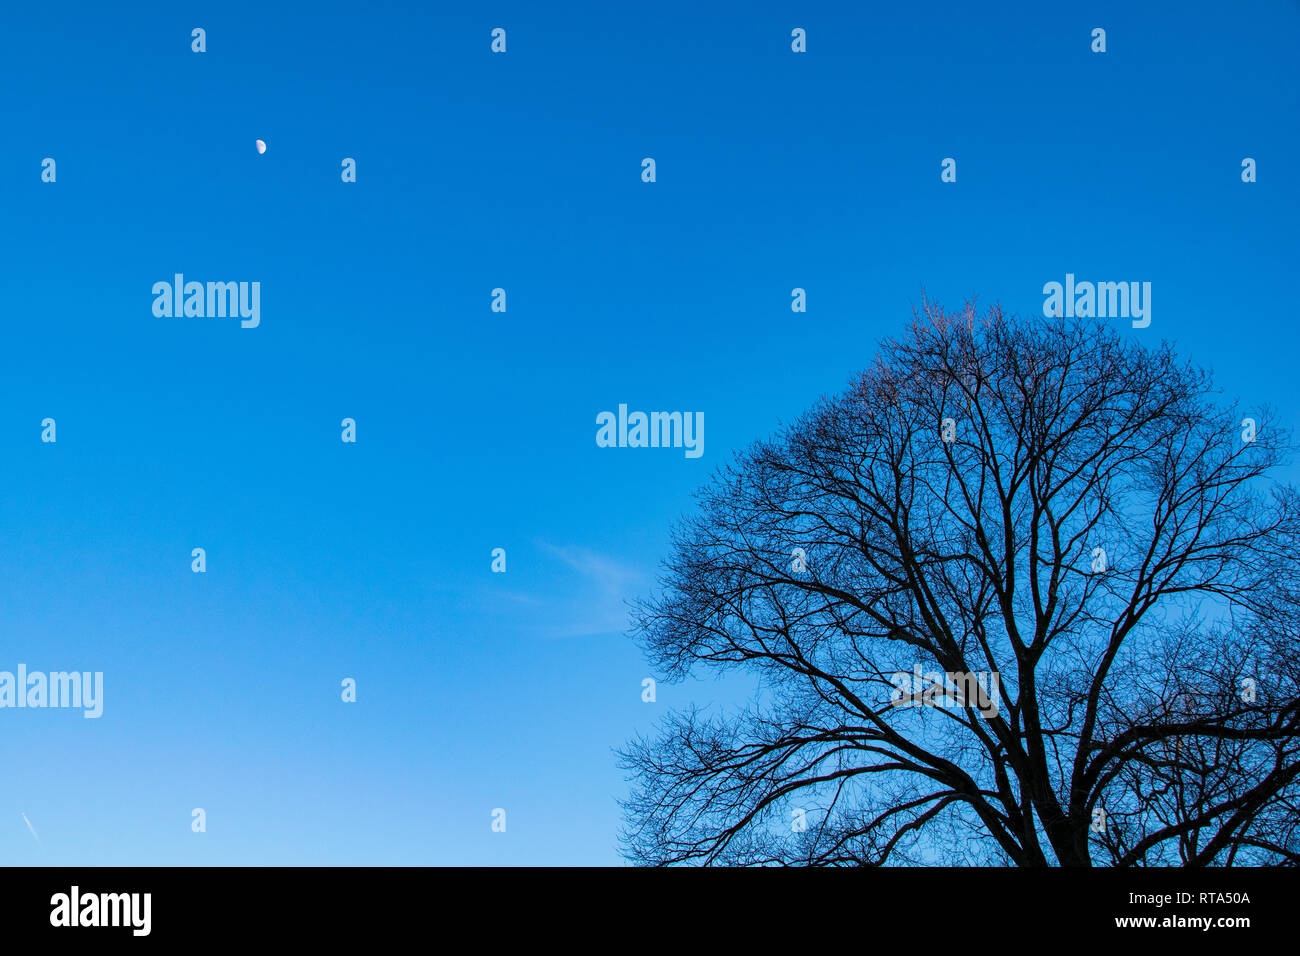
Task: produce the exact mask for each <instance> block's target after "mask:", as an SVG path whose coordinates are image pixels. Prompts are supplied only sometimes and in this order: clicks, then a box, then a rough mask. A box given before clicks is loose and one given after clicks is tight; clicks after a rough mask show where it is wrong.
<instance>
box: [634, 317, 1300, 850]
mask: <svg viewBox="0 0 1300 956" xmlns="http://www.w3.org/2000/svg"><path fill="white" fill-rule="evenodd" d="M1288 452H1289V438H1288V436H1287V435H1285V434H1284V433H1283V432H1282V430H1281V429H1279V427H1278V426H1277V425H1276V424H1275V423H1274V421H1273V420H1272V416H1271V414H1270V413H1268V412H1267V410H1265V411H1262V412H1259V413H1255V421H1254V422H1253V426H1252V425H1251V423H1247V422H1244V421H1243V418H1242V414H1241V413H1240V412H1239V411H1238V409H1237V408H1236V407H1235V406H1234V405H1226V404H1224V403H1223V402H1221V401H1220V399H1219V397H1218V393H1217V391H1216V390H1215V388H1214V387H1213V383H1212V381H1211V377H1210V376H1209V374H1208V373H1206V372H1204V371H1200V370H1198V369H1196V368H1193V367H1190V366H1187V365H1185V364H1182V363H1180V362H1179V361H1178V359H1177V358H1176V356H1175V355H1174V353H1173V351H1172V349H1171V348H1170V347H1169V346H1168V345H1162V346H1161V347H1159V348H1156V349H1146V348H1143V347H1141V346H1139V345H1137V344H1135V343H1134V342H1132V341H1125V340H1124V339H1122V338H1121V337H1120V336H1119V335H1118V334H1117V333H1116V332H1115V331H1114V330H1112V329H1111V328H1109V327H1107V326H1106V325H1104V324H1102V323H1099V322H1096V321H1094V320H1062V319H1059V318H1058V319H1047V320H1039V319H1036V320H1033V321H1021V320H1015V319H1012V318H1009V317H1006V316H1004V315H1003V314H1002V313H1001V311H1000V310H998V309H996V308H995V309H993V310H991V311H989V312H988V313H987V314H986V315H983V316H977V314H976V312H975V310H974V308H973V307H972V306H969V305H968V306H967V307H966V309H965V310H964V311H963V312H961V313H960V314H952V313H945V312H943V311H942V310H941V309H938V308H936V307H934V306H933V305H931V304H929V303H927V304H925V305H924V306H923V308H922V310H921V312H920V314H919V315H917V316H915V321H914V322H913V327H912V330H911V332H910V334H909V335H907V336H906V337H904V338H903V339H901V340H894V341H888V342H886V343H884V344H883V345H882V350H881V354H880V356H879V358H878V359H877V361H876V363H875V365H874V366H873V367H871V368H870V370H869V371H867V372H865V373H864V374H862V375H861V376H859V377H858V378H856V380H854V381H853V382H852V383H851V384H850V387H849V388H848V390H847V391H846V392H844V393H843V394H841V395H838V396H836V397H833V398H829V399H823V400H822V401H821V402H820V403H819V404H818V405H817V406H816V407H814V408H813V409H812V411H810V412H809V413H808V414H806V415H805V416H804V417H803V418H802V419H800V420H799V421H797V422H796V423H795V424H793V425H792V426H790V427H787V428H785V429H784V430H783V431H782V432H781V433H780V434H779V435H777V436H776V437H775V438H774V439H772V440H770V441H765V442H760V443H758V444H757V445H755V446H754V447H753V448H752V449H750V450H749V451H747V452H746V453H744V454H742V455H740V456H738V458H737V459H736V461H735V462H734V463H733V464H731V465H730V466H728V467H726V468H724V469H722V470H721V471H719V472H718V473H717V474H716V475H715V476H714V478H713V479H712V481H711V483H710V484H709V485H708V486H707V487H706V488H705V489H704V490H703V491H702V492H700V494H699V498H700V508H699V511H698V513H696V514H695V515H694V516H693V517H691V518H689V519H687V520H685V521H684V522H683V523H682V524H681V525H680V526H679V527H678V528H677V529H676V530H675V532H674V539H673V549H672V555H671V557H670V558H669V560H668V561H667V562H666V563H665V568H664V572H663V574H662V576H661V579H660V587H659V588H658V589H657V591H656V594H655V596H654V597H653V598H651V599H649V600H646V601H644V602H642V603H641V604H640V605H639V606H638V608H637V613H636V615H635V626H634V630H635V632H636V634H637V636H638V638H639V640H640V641H641V642H642V644H643V646H644V648H645V650H646V653H647V656H648V657H649V659H650V661H651V663H652V665H653V666H654V667H656V668H657V669H658V670H659V671H660V672H661V673H662V675H663V676H664V677H665V678H667V679H670V680H672V679H682V678H684V677H686V676H687V675H688V674H697V675H698V674H703V673H708V672H711V671H712V672H727V671H735V672H739V673H740V674H742V675H745V674H748V675H751V676H752V677H753V678H755V679H756V681H755V688H756V689H755V693H754V699H753V701H752V702H751V703H750V704H749V705H748V706H746V707H743V708H738V709H736V710H735V711H725V712H724V711H718V710H716V709H715V710H707V711H704V710H699V709H692V710H689V711H687V712H683V713H675V714H672V715H671V716H670V717H669V718H667V719H666V720H665V722H664V723H663V724H662V725H661V727H660V728H659V729H658V730H657V731H656V733H655V735H653V736H652V737H648V738H641V739H638V740H635V741H633V742H631V743H630V744H629V745H628V746H627V748H626V749H625V750H624V752H623V753H622V755H621V756H622V760H623V764H624V766H625V768H626V769H627V770H628V771H629V772H630V778H631V780H632V791H631V794H630V796H629V798H628V799H627V800H626V801H625V804H624V809H625V815H626V824H625V828H624V833H623V846H624V852H625V854H626V855H627V856H628V858H629V859H631V860H633V861H635V862H639V863H647V864H673V863H703V864H730V865H771V864H806V865H863V864H865V865H881V864H885V863H913V864H924V863H939V864H952V863H977V864H993V865H996V864H1016V865H1021V866H1044V865H1053V864H1059V865H1067V866H1085V865H1091V864H1093V863H1106V864H1114V865H1179V864H1182V865H1206V864H1212V865H1227V864H1233V863H1235V864H1245V863H1250V864H1263V863H1267V864H1280V863H1290V864H1295V863H1296V862H1297V861H1300V833H1298V832H1297V820H1298V819H1300V814H1298V813H1297V807H1298V806H1300V782H1298V781H1297V775H1300V602H1298V601H1297V594H1296V593H1295V592H1297V591H1300V573H1298V572H1300V535H1298V534H1297V532H1298V531H1300V501H1298V499H1297V493H1296V491H1295V490H1294V489H1292V488H1291V487H1290V486H1286V485H1282V484H1280V483H1278V482H1277V481H1276V480H1275V479H1274V477H1273V474H1274V473H1275V469H1276V468H1277V467H1278V466H1279V465H1280V464H1281V463H1282V461H1283V459H1284V456H1285V455H1286V454H1288Z"/></svg>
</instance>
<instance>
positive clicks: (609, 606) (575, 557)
mask: <svg viewBox="0 0 1300 956" xmlns="http://www.w3.org/2000/svg"><path fill="white" fill-rule="evenodd" d="M537 546H538V548H539V549H540V550H541V551H542V552H543V553H545V554H549V555H551V556H552V557H554V558H557V559H558V560H559V561H560V562H562V563H563V564H564V565H566V566H567V567H568V568H569V569H570V570H572V571H573V572H575V573H576V574H577V575H578V578H579V582H578V588H579V593H577V594H573V595H570V596H567V597H566V598H565V599H564V600H561V601H559V602H558V603H557V607H556V608H555V615H554V617H553V623H554V624H555V631H556V633H557V634H559V635H562V636H571V637H577V636H581V635H587V634H608V633H621V632H623V631H625V630H626V629H627V623H628V621H627V618H628V602H630V601H631V600H632V599H634V598H636V597H639V596H640V595H641V593H642V592H643V591H644V590H645V588H646V587H647V585H648V584H649V583H650V578H649V575H647V574H646V573H645V572H644V571H642V570H641V569H640V568H637V567H634V566H633V565H629V564H626V563H624V562H622V561H620V560H618V559H617V558H614V557H611V556H609V555H607V554H602V553H600V552H598V551H592V550H590V549H589V548H583V547H578V546H576V545H565V546H560V545H554V544H551V543H549V542H547V541H538V542H537Z"/></svg>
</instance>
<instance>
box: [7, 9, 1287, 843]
mask: <svg viewBox="0 0 1300 956" xmlns="http://www.w3.org/2000/svg"><path fill="white" fill-rule="evenodd" d="M1134 6H1136V5H1132V4H1122V3H1090V4H1050V5H1049V4H1041V3H1030V2H1024V3H1009V4H1000V5H998V6H997V8H996V9H990V8H976V7H970V6H969V5H965V4H956V3H940V4H927V5H925V6H924V7H923V8H922V7H916V6H915V5H911V6H909V5H906V4H902V5H898V4H890V5H884V4H861V5H860V4H849V3H811V4H810V3H798V4H794V3H785V4H778V3H754V2H747V3H743V4H741V3H735V4H730V3H728V4H707V5H701V4H678V3H657V4H653V5H650V6H645V5H617V4H616V5H610V4H597V3H588V4H576V3H558V4H544V5H542V4H536V3H497V4H491V5H482V6H469V5H446V4H437V5H431V4H415V3H400V4H399V3H379V4H347V5H342V4H337V3H332V2H326V3H318V4H311V5H307V4H295V5H292V6H289V5H274V7H273V6H272V5H269V4H265V3H256V4H254V3H239V2H223V3H220V4H188V3H171V2H169V3H165V4H164V3H142V4H132V5H129V6H127V7H121V6H104V5H102V4H94V5H91V4H75V3H74V4H68V5H64V6H61V7H60V8H59V9H58V11H57V12H52V11H51V10H50V9H48V8H45V7H41V6H39V5H37V6H32V5H9V6H7V7H6V8H5V12H4V14H3V17H2V22H0V25H2V28H0V77H3V88H4V91H5V94H6V95H5V106H6V110H5V112H6V121H5V135H4V137H3V148H2V149H0V204H2V208H3V216H4V221H5V226H6V228H5V229H4V233H3V240H0V241H2V242H3V250H2V251H3V261H4V268H3V269H0V294H2V295H3V301H4V303H5V305H6V309H5V316H4V320H3V329H4V345H5V347H4V348H3V349H0V463H2V467H0V491H2V493H0V612H2V613H0V670H14V669H15V668H16V666H17V665H18V664H19V663H24V664H26V665H27V667H28V669H29V670H41V671H54V670H91V671H103V672H104V686H105V691H104V696H105V702H104V714H103V716H102V717H101V718H99V719H98V720H86V719H83V717H82V716H81V715H80V713H79V712H76V711H71V710H57V709H47V710H0V767H2V768H3V769H2V770H0V862H3V863H12V864H37V865H42V864H51V865H55V864H59V865H72V864H77V865H80V864H89V865H109V864H120V865H132V864H180V865H185V864H219V865H224V864H305V865H316V864H397V865H407V864H485V865H506V864H552V863H553V864H618V863H619V862H620V860H619V857H618V854H617V851H616V845H615V839H616V831H617V827H618V823H619V811H618V807H617V805H616V802H615V801H616V799H617V798H618V797H620V796H622V795H623V794H624V793H625V792H626V789H627V787H626V784H625V782H624V780H623V777H622V773H621V772H620V771H619V770H618V769H617V767H616V763H615V759H614V755H613V751H614V750H615V749H616V748H618V747H619V746H620V745H622V744H623V743H624V742H625V741H626V740H627V739H628V737H630V736H631V735H632V734H634V733H635V732H638V731H644V730H647V729H649V728H650V727H651V726H652V724H653V721H654V719H655V716H656V715H657V714H662V713H663V712H664V711H665V710H666V709H668V708H672V707H675V706H682V705H684V704H687V703H689V702H692V701H694V702H699V703H702V704H703V703H710V702H715V703H725V702H727V701H728V700H731V699H734V697H735V696H736V695H738V694H740V693H742V692H743V690H744V688H741V687H737V686H733V685H723V684H717V683H714V682H713V681H711V680H703V681H701V682H698V683H693V684H687V685H681V686H674V687H670V686H666V685H663V684H660V685H659V688H658V700H657V702H656V703H654V704H645V703H643V702H642V701H641V680H642V678H643V677H645V676H651V675H650V672H649V671H648V670H647V668H646V665H645V664H644V663H643V662H642V661H641V658H640V654H639V652H638V650H637V648H636V647H635V645H634V644H633V642H632V641H631V640H630V639H629V638H628V637H627V636H626V635H625V634H624V627H625V614H624V606H623V602H624V601H625V600H630V599H633V598H635V597H638V596H641V595H643V594H645V593H647V591H648V589H649V588H650V587H651V585H652V582H653V577H654V574H655V570H656V567H657V564H658V562H659V560H660V559H661V558H662V557H663V556H664V553H665V550H666V547H667V540H668V531H669V527H670V524H671V522H672V521H673V520H674V519H675V518H677V517H678V516H679V515H681V514H683V513H685V512H688V511H689V509H690V508H691V497H690V495H691V492H692V490H693V489H694V488H696V487H697V486H698V485H700V484H701V483H702V482H704V481H705V480H706V479H707V478H708V476H709V475H710V473H711V472H712V470H713V469H714V468H716V467H718V466H719V465H721V464H723V463H725V462H726V460H727V458H728V456H729V454H730V453H731V451H732V450H733V449H738V448H741V447H744V446H746V445H747V444H748V443H750V442H751V441H754V440H755V439H758V438H760V437H764V436H766V435H768V434H770V433H771V432H772V431H773V430H774V429H775V428H776V427H777V426H778V425H779V423H780V422H781V421H783V420H789V419H791V418H793V417H795V416H797V415H798V414H799V413H800V412H801V411H802V410H804V409H805V408H807V407H808V406H809V405H811V404H812V403H813V402H814V401H815V400H816V399H817V398H818V397H819V396H820V395H822V394H823V393H827V392H834V391H836V390H838V389H839V388H840V387H841V386H842V385H843V384H844V383H845V382H846V381H847V379H848V377H849V376H850V375H851V374H852V373H853V372H854V371H855V370H857V369H859V368H861V367H862V366H864V365H866V364H867V363H868V362H869V361H870V359H871V358H872V356H873V355H874V352H875V343H876V342H877V341H878V340H879V339H880V338H882V337H884V336H887V335H891V334H895V333H897V332H899V331H900V330H902V329H903V328H904V326H905V325H906V324H907V323H908V322H909V321H910V314H911V313H910V309H911V307H912V306H913V305H915V304H918V303H919V301H920V298H921V295H922V292H923V291H924V292H925V293H926V294H928V295H929V296H930V297H931V298H933V299H936V300H937V301H939V302H940V303H942V304H944V305H947V306H949V307H952V308H956V307H958V306H959V305H960V304H961V302H962V301H963V300H965V299H966V298H968V297H972V296H977V297H978V302H979V303H980V305H981V306H983V305H989V304H992V303H994V302H1000V303H1001V304H1002V306H1003V307H1004V308H1005V309H1007V310H1009V311H1012V312H1020V313H1028V314H1041V308H1042V302H1043V294H1042V291H1041V290H1042V286H1043V284H1044V283H1046V282H1049V281H1062V280H1063V279H1064V276H1065V274H1066V273H1067V272H1073V273H1075V274H1076V276H1077V277H1078V278H1079V279H1081V280H1083V279H1092V280H1106V281H1113V280H1139V281H1150V282H1151V283H1152V288H1153V292H1152V323H1151V326H1150V327H1149V328H1147V329H1143V330H1131V331H1128V332H1127V334H1132V335H1134V336H1141V337H1143V338H1144V339H1145V340H1147V341H1150V342H1152V343H1154V342H1157V341H1159V340H1160V339H1162V338H1164V339H1170V340H1173V341H1174V342H1176V343H1177V344H1178V346H1179V348H1180V351H1181V352H1182V353H1183V354H1184V355H1185V356H1187V357H1188V358H1190V359H1191V360H1193V361H1195V362H1198V363H1200V364H1205V365H1209V366H1210V367H1212V368H1213V369H1214V370H1215V371H1216V373H1217V377H1218V380H1219V382H1220V384H1221V385H1222V386H1223V387H1224V389H1225V391H1226V392H1228V393H1230V394H1232V395H1236V396H1239V397H1240V398H1241V399H1242V401H1243V404H1244V405H1246V406H1252V405H1261V404H1264V403H1270V404H1272V405H1274V406H1276V407H1277V408H1278V409H1279V410H1280V411H1281V413H1282V418H1283V420H1284V421H1286V422H1287V423H1289V424H1292V425H1294V424H1295V420H1296V419H1295V413H1294V407H1295V402H1294V399H1295V396H1296V385H1295V374H1294V371H1293V369H1294V358H1293V355H1292V351H1291V343H1292V342H1294V341H1295V336H1294V335H1293V329H1292V323H1293V322H1294V317H1293V312H1294V309H1293V308H1291V306H1290V302H1291V296H1292V293H1293V291H1294V281H1295V280H1294V276H1295V264H1296V262H1297V252H1300V241H1298V240H1297V238H1296V228H1295V223H1296V221H1297V213H1298V212H1300V210H1298V209H1297V186H1296V173H1295V168H1294V165H1295V160H1296V157H1297V155H1300V142H1298V141H1297V140H1298V139H1300V137H1298V136H1297V124H1296V115H1297V92H1296V90H1297V84H1296V79H1297V76H1296V73H1297V71H1296V58H1295V50H1296V48H1297V41H1298V40H1300V8H1298V7H1297V5H1296V4H1295V3H1282V2H1258V3H1246V4H1242V5H1238V6H1234V7H1232V8H1231V9H1226V10H1225V9H1224V8H1223V7H1221V6H1220V5H1210V4H1203V3H1159V4H1142V5H1140V6H1141V9H1133V7H1134ZM194 27H203V28H204V29H205V30H206V31H207V52H205V53H202V54H196V53H193V52H191V49H190V42H191V40H190V31H191V29H192V28H194ZM494 27H503V28H505V29H506V31H507V52H506V54H504V55H494V54H492V53H491V52H490V50H489V44H490V32H491V30H492V29H493V28H494ZM795 27H802V28H804V29H805V30H806V31H807V36H808V52H807V53H806V54H795V53H792V52H791V50H790V31H791V30H792V29H793V28H795ZM1094 27H1103V28H1105V29H1106V31H1107V51H1106V53H1104V54H1094V53H1092V52H1091V50H1090V43H1091V38H1090V34H1091V31H1092V29H1093V28H1094ZM258 138H261V139H263V140H265V141H266V143H267V144H268V148H267V151H266V153H265V154H264V155H259V154H258V153H257V152H256V150H255V149H254V145H253V144H254V141H255V140H256V139H258ZM45 157H52V158H54V159H55V160H56V162H57V181H56V182H54V183H43V182H42V181H41V161H42V159H43V158H45ZM343 157H353V158H355V160H356V162H357V182H356V183H349V184H345V183H343V182H341V180H340V163H341V161H342V159H343ZM644 157H653V158H654V159H655V160H656V164H657V169H656V172H657V181H656V182H654V183H644V182H642V181H641V161H642V159H643V158H644ZM944 157H953V158H955V159H956V160H957V171H958V178H957V182H956V183H941V182H940V178H939V173H940V161H941V159H943V158H944ZM1244 157H1252V158H1254V159H1256V161H1257V163H1258V182H1256V183H1251V184H1246V183H1243V182H1242V181H1241V177H1240V172H1241V161H1242V159H1243V158H1244ZM177 272H181V273H184V274H185V275H186V277H187V279H192V280H199V281H259V282H260V283H261V290H262V291H261V323H260V325H259V327H258V328H256V329H241V328H240V327H239V323H238V321H236V320H232V319H218V318H194V317H190V318H176V317H172V318H158V317H155V316H154V315H153V312H152V303H153V296H152V294H151V291H150V290H151V287H152V285H153V283H155V282H157V281H160V280H167V281H170V280H171V278H172V276H173V274H174V273H177ZM496 287H501V288H504V289H506V292H507V304H508V307H507V311H506V312H505V313H493V312H492V311H490V308H489V306H490V301H491V290H492V289H493V288H496ZM795 287H801V288H804V289H806V290H807V301H808V311H807V312H806V313H805V314H795V313H792V312H791V309H790V301H791V299H790V296H791V290H792V289H793V288H795ZM1120 321H1121V324H1122V325H1127V323H1126V322H1122V320H1120ZM619 403H627V404H628V405H629V407H630V408H632V409H642V410H660V409H663V410H683V411H688V410H689V411H702V412H704V415H705V421H706V430H705V453H704V455H703V456H702V457H701V458H698V459H688V458H686V457H685V456H684V455H683V453H682V451H681V450H680V449H636V450H633V449H602V448H598V447H597V446H596V444H595V440H594V439H595V432H596V426H595V417H596V415H597V414H598V413H599V412H601V411H605V410H616V409H617V407H618V405H619ZM46 417H52V418H54V419H55V420H56V421H57V437H58V440H57V442H56V443H55V444H45V443H42V442H41V441H40V433H41V426H40V423H41V421H42V419H44V418H46ZM345 417H351V418H354V419H355V420H356V422H357V435H358V440H357V442H356V443H355V444H344V443H343V442H342V441H341V440H340V430H341V429H340V422H341V420H342V419H343V418H345ZM194 547H203V548H205V549H206V552H207V562H208V570H207V571H206V573H204V574H195V573H193V572H192V571H191V570H190V561H191V558H190V552H191V549H192V548H194ZM495 547H503V548H505V549H506V551H507V561H508V564H507V567H508V570H507V572H506V573H505V574H493V573H491V571H490V564H491V550H492V549H493V548H495ZM345 677H352V678H355V679H356V681H357V686H358V700H357V702H356V703H355V704H344V703H343V702H342V701H341V700H340V687H339V684H340V681H341V680H342V679H343V678H345ZM194 807H202V808H204V809H205V811H206V813H207V832H206V833H202V834H196V833H192V832H191V829H190V819H191V817H190V811H191V809H192V808H194ZM496 807H502V808H505V809H506V811H507V821H508V823H507V831H506V833H504V834H498V833H493V832H491V829H490V823H491V819H490V814H491V811H492V810H493V808H496ZM22 814H26V816H27V818H28V820H30V822H31V824H32V826H33V827H34V829H35V830H36V832H37V833H38V834H39V841H38V840H37V839H34V838H33V836H32V834H31V833H30V832H29V831H28V829H27V827H26V826H25V825H24V823H23V819H22Z"/></svg>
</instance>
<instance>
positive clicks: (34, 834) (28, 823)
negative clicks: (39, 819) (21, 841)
mask: <svg viewBox="0 0 1300 956" xmlns="http://www.w3.org/2000/svg"><path fill="white" fill-rule="evenodd" d="M21 816H22V818H23V823H25V824H27V829H29V830H31V831H32V836H34V837H36V842H37V843H40V842H41V838H40V837H39V836H36V828H35V827H34V826H32V821H31V820H28V819H27V814H25V813H24V814H21Z"/></svg>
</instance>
